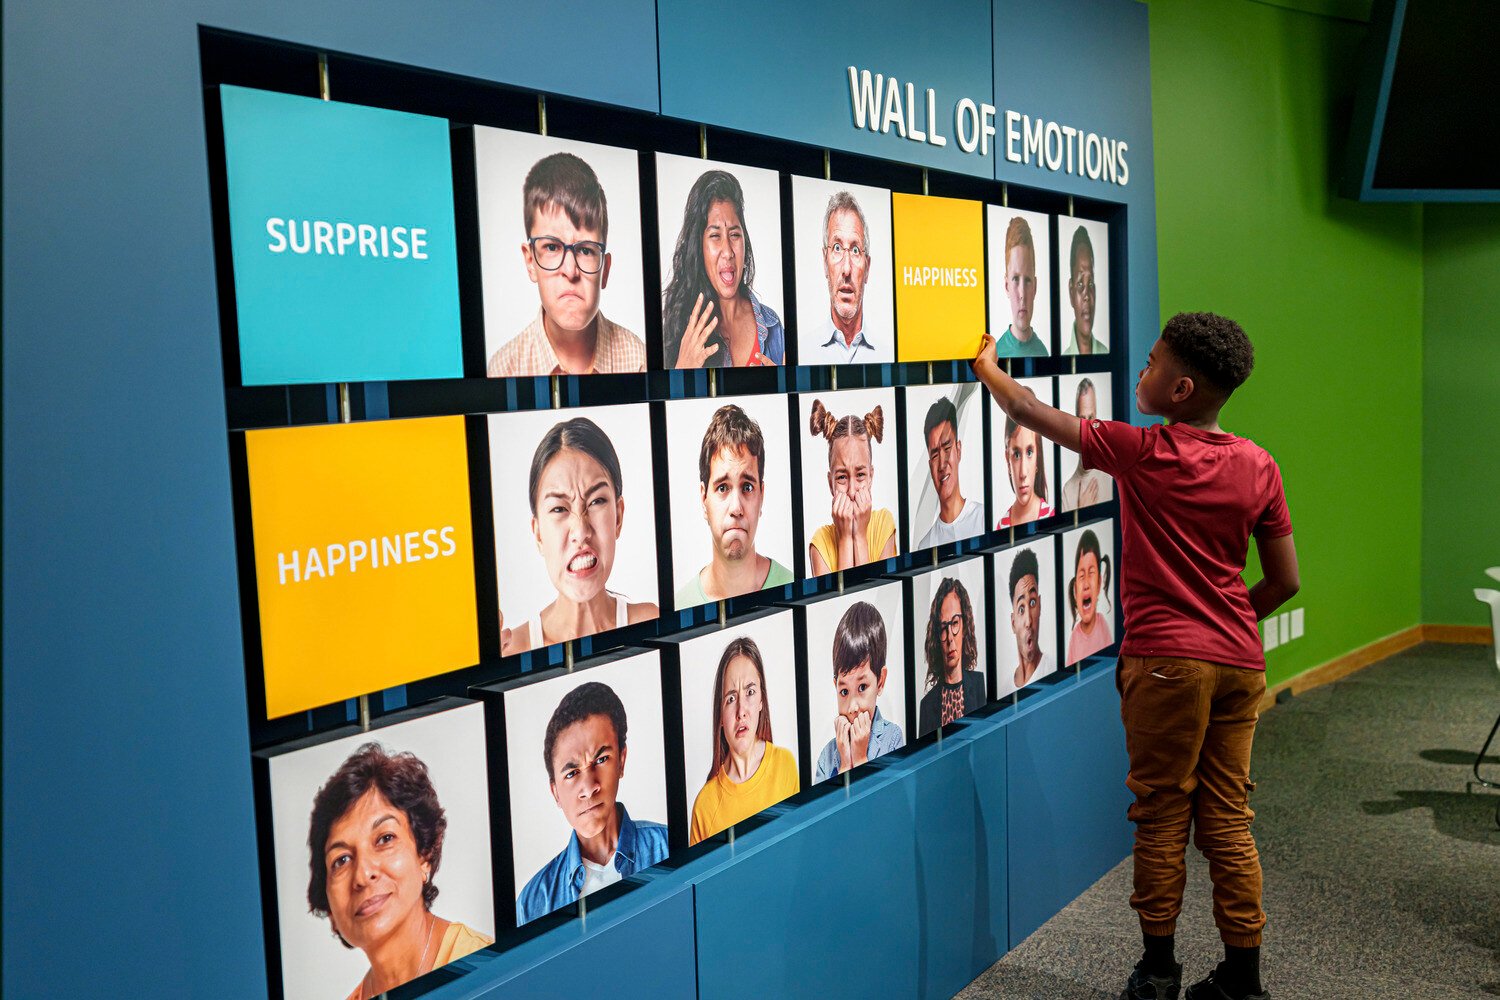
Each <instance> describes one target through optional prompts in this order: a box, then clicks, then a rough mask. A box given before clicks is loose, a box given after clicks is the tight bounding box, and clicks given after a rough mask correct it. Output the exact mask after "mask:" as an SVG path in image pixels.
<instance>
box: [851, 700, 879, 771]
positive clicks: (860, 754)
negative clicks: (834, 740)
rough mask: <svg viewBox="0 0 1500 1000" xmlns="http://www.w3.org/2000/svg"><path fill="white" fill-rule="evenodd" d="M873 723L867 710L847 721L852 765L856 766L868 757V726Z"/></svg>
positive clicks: (872, 717) (873, 720)
mask: <svg viewBox="0 0 1500 1000" xmlns="http://www.w3.org/2000/svg"><path fill="white" fill-rule="evenodd" d="M874 723H875V719H874V716H872V715H871V714H870V713H869V712H860V713H859V714H858V715H856V716H855V717H854V721H853V722H851V723H849V748H850V751H851V756H852V757H853V766H854V767H858V766H859V765H861V764H863V763H865V762H866V761H868V760H869V759H870V727H871V726H873V725H874Z"/></svg>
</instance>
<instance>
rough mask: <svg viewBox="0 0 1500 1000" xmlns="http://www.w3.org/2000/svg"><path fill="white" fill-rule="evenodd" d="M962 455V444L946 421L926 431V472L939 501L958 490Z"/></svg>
mask: <svg viewBox="0 0 1500 1000" xmlns="http://www.w3.org/2000/svg"><path fill="white" fill-rule="evenodd" d="M962 457H963V445H962V444H960V443H959V440H958V436H957V435H955V434H954V433H953V425H952V424H950V423H948V421H946V420H944V421H943V422H942V423H940V424H938V425H937V426H936V427H934V428H933V429H932V430H931V431H929V432H928V434H927V474H928V475H929V476H931V477H932V488H933V489H934V490H936V491H937V495H938V500H939V501H943V500H947V499H949V498H950V497H952V496H953V495H954V494H956V493H957V492H958V462H959V459H961V458H962Z"/></svg>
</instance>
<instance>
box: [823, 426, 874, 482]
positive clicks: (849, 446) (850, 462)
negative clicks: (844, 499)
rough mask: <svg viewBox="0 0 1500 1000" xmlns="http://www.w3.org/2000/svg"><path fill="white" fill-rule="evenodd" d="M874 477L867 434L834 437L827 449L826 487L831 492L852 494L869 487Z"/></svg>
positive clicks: (872, 460)
mask: <svg viewBox="0 0 1500 1000" xmlns="http://www.w3.org/2000/svg"><path fill="white" fill-rule="evenodd" d="M874 479H875V464H874V459H873V458H872V457H871V455H870V438H869V435H865V436H863V437H861V436H859V435H856V434H845V435H844V436H843V437H841V438H835V439H834V442H833V444H832V445H831V446H830V447H829V449H828V489H829V492H831V493H846V494H848V495H849V496H851V497H852V496H854V494H855V493H857V492H858V491H859V490H861V489H865V488H869V487H870V486H871V484H872V483H873V482H874Z"/></svg>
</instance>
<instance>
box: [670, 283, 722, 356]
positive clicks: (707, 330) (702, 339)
mask: <svg viewBox="0 0 1500 1000" xmlns="http://www.w3.org/2000/svg"><path fill="white" fill-rule="evenodd" d="M713 311H714V304H713V303H712V302H704V301H703V295H702V293H701V292H700V293H699V295H698V299H697V301H695V302H694V303H693V311H692V313H691V314H689V316H688V324H687V329H686V330H684V331H683V332H682V343H680V344H679V345H678V347H677V361H676V364H675V365H674V367H677V368H702V367H703V363H704V362H705V361H707V360H708V359H709V358H711V357H713V356H714V355H715V354H717V353H718V352H719V345H718V344H714V345H712V346H709V344H708V338H709V337H711V336H712V335H713V332H714V330H715V329H717V328H718V325H719V317H717V316H714V315H712V313H713Z"/></svg>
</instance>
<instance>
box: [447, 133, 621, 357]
mask: <svg viewBox="0 0 1500 1000" xmlns="http://www.w3.org/2000/svg"><path fill="white" fill-rule="evenodd" d="M553 153H572V154H573V155H575V156H577V157H578V158H579V159H581V160H583V161H584V162H585V163H587V164H588V165H589V166H590V167H592V168H593V171H594V174H595V175H596V176H597V177H598V178H599V186H600V187H602V188H603V189H604V200H605V209H606V211H607V212H608V217H609V234H608V237H607V239H606V240H605V250H606V252H607V253H608V254H609V256H610V266H609V278H608V283H607V284H606V285H605V287H604V288H603V289H601V291H600V293H599V311H600V312H601V313H603V314H604V315H605V316H606V317H608V318H609V319H610V320H611V321H612V322H614V323H617V324H618V325H620V326H623V327H624V328H625V329H627V330H629V331H630V332H631V333H634V334H635V335H636V336H637V337H640V338H641V339H643V340H644V339H645V337H646V298H645V293H644V291H643V289H644V283H645V280H644V277H643V266H642V262H641V258H642V253H643V249H642V244H641V181H640V167H639V155H638V154H637V153H636V151H635V150H633V149H619V148H617V147H614V146H600V145H597V144H595V143H591V142H578V141H576V140H573V139H554V138H552V137H550V136H543V135H534V134H532V133H530V132H510V131H507V130H504V129H498V128H490V127H488V126H484V125H476V126H474V175H475V181H476V182H477V186H478V191H479V260H480V270H481V274H482V276H483V281H484V356H485V358H486V360H488V359H489V358H490V357H491V356H492V355H493V354H494V353H495V351H497V350H499V349H500V347H502V346H503V345H504V344H506V343H508V342H510V341H511V340H513V339H514V338H515V336H516V335H517V334H518V333H520V332H521V331H522V330H523V329H525V328H526V326H527V325H528V324H530V323H531V321H532V320H534V319H536V315H537V311H538V310H539V309H540V307H541V300H540V299H539V298H538V297H537V287H536V285H535V284H534V283H533V282H532V280H531V279H530V277H528V276H527V274H526V264H525V261H524V259H523V258H522V256H521V244H523V243H525V242H526V239H527V236H528V234H527V232H526V218H525V208H526V206H525V202H524V200H523V197H522V190H523V187H524V185H525V183H526V175H527V174H528V173H529V172H530V171H531V168H532V167H533V166H535V165H536V163H537V161H539V160H541V159H542V158H543V157H546V156H550V155H552V154H553Z"/></svg>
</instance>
